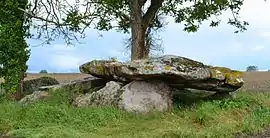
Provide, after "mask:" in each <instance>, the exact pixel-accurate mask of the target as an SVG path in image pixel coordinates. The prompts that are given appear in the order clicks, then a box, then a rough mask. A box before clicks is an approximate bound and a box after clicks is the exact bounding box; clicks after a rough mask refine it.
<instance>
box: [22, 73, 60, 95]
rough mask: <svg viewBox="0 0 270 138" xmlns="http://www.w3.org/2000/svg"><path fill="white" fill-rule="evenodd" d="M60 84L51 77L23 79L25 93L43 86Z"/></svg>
mask: <svg viewBox="0 0 270 138" xmlns="http://www.w3.org/2000/svg"><path fill="white" fill-rule="evenodd" d="M58 84H60V83H59V82H58V81H57V80H56V79H54V78H51V77H40V78H37V79H31V80H25V81H23V91H24V94H31V93H33V92H35V91H37V90H38V89H39V87H42V86H50V85H58Z"/></svg>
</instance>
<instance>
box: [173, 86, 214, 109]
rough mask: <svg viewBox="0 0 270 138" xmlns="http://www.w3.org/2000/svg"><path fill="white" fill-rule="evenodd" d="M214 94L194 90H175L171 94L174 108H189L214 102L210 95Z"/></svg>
mask: <svg viewBox="0 0 270 138" xmlns="http://www.w3.org/2000/svg"><path fill="white" fill-rule="evenodd" d="M213 94H215V93H213V92H207V91H200V90H194V89H184V90H177V91H176V92H175V93H174V94H173V106H174V107H179V106H181V107H190V106H194V105H197V104H201V103H203V102H206V101H211V100H214V99H213V98H212V97H211V95H213Z"/></svg>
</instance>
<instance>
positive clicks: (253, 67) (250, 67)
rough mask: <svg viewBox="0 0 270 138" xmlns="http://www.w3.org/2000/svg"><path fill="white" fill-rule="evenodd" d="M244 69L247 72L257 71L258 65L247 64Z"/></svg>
mask: <svg viewBox="0 0 270 138" xmlns="http://www.w3.org/2000/svg"><path fill="white" fill-rule="evenodd" d="M246 71H247V72H252V71H258V67H257V66H248V67H247V69H246Z"/></svg>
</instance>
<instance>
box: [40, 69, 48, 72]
mask: <svg viewBox="0 0 270 138" xmlns="http://www.w3.org/2000/svg"><path fill="white" fill-rule="evenodd" d="M39 73H48V71H47V70H45V69H43V70H41V71H40V72H39Z"/></svg>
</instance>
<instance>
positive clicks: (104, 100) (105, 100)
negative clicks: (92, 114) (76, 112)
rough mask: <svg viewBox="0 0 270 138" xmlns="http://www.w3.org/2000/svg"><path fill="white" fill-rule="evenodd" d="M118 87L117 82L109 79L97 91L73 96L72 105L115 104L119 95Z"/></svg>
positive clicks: (119, 87)
mask: <svg viewBox="0 0 270 138" xmlns="http://www.w3.org/2000/svg"><path fill="white" fill-rule="evenodd" d="M120 89H121V85H120V84H119V83H117V82H114V81H110V82H108V83H107V84H106V86H105V87H103V88H102V89H100V90H98V91H95V92H92V93H87V94H85V95H80V96H78V97H77V98H75V100H74V102H73V105H74V106H77V107H84V106H117V104H118V101H119V98H120V97H119V96H120V95H121V93H120V92H121V91H120Z"/></svg>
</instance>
